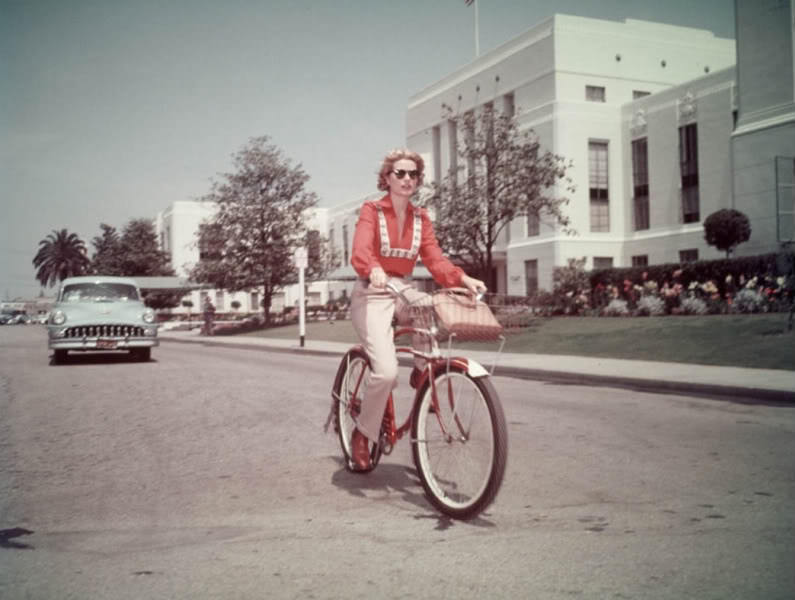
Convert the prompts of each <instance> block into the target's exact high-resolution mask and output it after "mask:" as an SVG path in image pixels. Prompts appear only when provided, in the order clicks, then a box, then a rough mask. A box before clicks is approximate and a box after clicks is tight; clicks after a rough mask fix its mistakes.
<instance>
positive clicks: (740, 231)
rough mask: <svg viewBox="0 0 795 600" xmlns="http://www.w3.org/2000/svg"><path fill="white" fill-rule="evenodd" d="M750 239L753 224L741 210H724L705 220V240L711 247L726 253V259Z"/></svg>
mask: <svg viewBox="0 0 795 600" xmlns="http://www.w3.org/2000/svg"><path fill="white" fill-rule="evenodd" d="M750 237H751V224H750V223H749V222H748V217H746V216H745V215H744V214H743V213H741V212H740V211H739V210H735V209H733V208H722V209H720V210H718V211H715V212H714V213H712V214H711V215H710V216H708V217H707V218H706V219H704V239H705V240H706V242H707V243H708V244H709V245H710V246H715V247H716V248H717V249H718V250H723V251H725V252H726V258H729V256H731V253H732V251H733V250H734V248H736V247H737V246H738V245H739V244H742V243H743V242H747V241H748V239H749V238H750Z"/></svg>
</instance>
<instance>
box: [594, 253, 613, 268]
mask: <svg viewBox="0 0 795 600" xmlns="http://www.w3.org/2000/svg"><path fill="white" fill-rule="evenodd" d="M593 268H594V269H612V268H613V257H612V256H594V257H593Z"/></svg>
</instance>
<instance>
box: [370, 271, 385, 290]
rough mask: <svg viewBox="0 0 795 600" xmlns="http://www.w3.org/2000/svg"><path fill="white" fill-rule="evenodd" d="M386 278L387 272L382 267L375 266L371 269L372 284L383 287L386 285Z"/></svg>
mask: <svg viewBox="0 0 795 600" xmlns="http://www.w3.org/2000/svg"><path fill="white" fill-rule="evenodd" d="M386 279H387V277H386V273H385V272H384V270H383V269H382V268H381V267H373V268H372V269H370V286H372V287H374V288H382V287H384V286H385V285H386Z"/></svg>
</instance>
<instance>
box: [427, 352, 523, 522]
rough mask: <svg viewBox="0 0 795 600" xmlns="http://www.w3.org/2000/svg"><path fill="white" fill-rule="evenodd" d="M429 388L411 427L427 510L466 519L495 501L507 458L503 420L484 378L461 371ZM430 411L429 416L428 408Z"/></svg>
mask: <svg viewBox="0 0 795 600" xmlns="http://www.w3.org/2000/svg"><path fill="white" fill-rule="evenodd" d="M434 381H435V387H436V397H437V399H438V402H437V404H436V406H434V402H433V398H434V394H433V389H432V388H431V385H430V382H428V383H427V384H426V385H425V387H424V388H423V390H422V392H421V399H420V401H419V403H418V405H417V406H416V407H415V411H414V417H413V421H412V442H413V444H412V453H413V456H414V464H415V465H416V467H417V473H418V474H419V477H420V480H421V481H422V486H423V488H424V489H425V493H426V494H427V495H428V498H429V500H430V501H431V504H433V505H434V506H435V507H436V508H437V509H438V510H439V511H440V512H442V513H444V514H446V515H448V516H450V517H453V518H455V519H471V518H472V517H475V516H477V515H478V514H480V513H481V512H482V511H483V510H484V509H485V508H486V507H487V506H489V504H491V503H492V501H493V500H494V498H495V497H496V496H497V492H498V491H499V489H500V486H501V485H502V479H503V475H504V474H505V465H506V461H507V457H508V433H507V428H506V425H505V415H504V413H503V410H502V405H501V403H500V400H499V397H498V396H497V392H496V390H495V389H494V386H493V385H492V384H491V381H490V380H489V378H488V377H477V378H475V377H471V376H469V375H468V374H467V373H466V371H465V370H464V369H462V368H460V367H452V368H451V369H450V371H449V372H447V371H442V372H440V373H438V374H437V375H436V376H435V379H434ZM432 407H433V408H434V410H433V411H431V410H430V409H431V408H432Z"/></svg>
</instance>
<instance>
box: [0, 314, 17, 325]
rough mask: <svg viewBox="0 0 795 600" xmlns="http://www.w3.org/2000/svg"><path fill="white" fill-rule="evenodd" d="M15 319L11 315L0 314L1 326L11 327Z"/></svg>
mask: <svg viewBox="0 0 795 600" xmlns="http://www.w3.org/2000/svg"><path fill="white" fill-rule="evenodd" d="M13 318H14V315H11V314H8V313H2V314H0V325H10V324H11V319H13Z"/></svg>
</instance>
